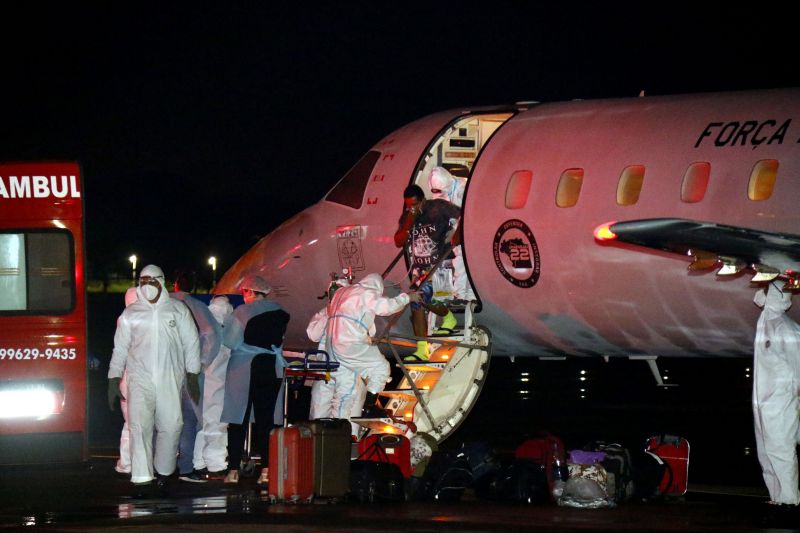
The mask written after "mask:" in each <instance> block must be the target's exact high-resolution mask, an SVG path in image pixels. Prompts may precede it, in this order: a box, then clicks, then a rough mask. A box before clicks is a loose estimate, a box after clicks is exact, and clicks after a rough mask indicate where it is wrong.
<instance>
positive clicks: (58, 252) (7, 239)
mask: <svg viewBox="0 0 800 533" xmlns="http://www.w3.org/2000/svg"><path fill="white" fill-rule="evenodd" d="M72 250H73V246H72V236H71V235H70V233H69V232H68V231H31V232H26V233H0V312H4V314H6V313H5V312H7V313H10V314H15V313H16V314H20V313H21V314H64V313H67V312H69V311H71V310H72V309H73V307H74V305H75V273H74V257H73V252H72Z"/></svg>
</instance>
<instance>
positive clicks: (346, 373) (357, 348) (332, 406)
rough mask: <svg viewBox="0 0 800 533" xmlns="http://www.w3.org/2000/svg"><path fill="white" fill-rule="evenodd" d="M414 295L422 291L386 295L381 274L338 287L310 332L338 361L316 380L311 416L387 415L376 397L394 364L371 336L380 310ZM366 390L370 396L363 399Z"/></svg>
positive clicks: (385, 312)
mask: <svg viewBox="0 0 800 533" xmlns="http://www.w3.org/2000/svg"><path fill="white" fill-rule="evenodd" d="M412 300H413V301H418V300H419V296H418V295H417V294H416V293H411V294H406V293H401V294H399V295H398V296H396V297H394V298H387V297H384V296H383V279H382V278H381V276H380V274H367V275H366V276H365V277H364V279H362V280H361V281H360V282H358V283H356V284H354V285H350V286H348V287H343V288H341V289H339V290H337V291H336V292H335V293H334V295H333V298H332V299H331V301H330V303H329V304H328V305H327V306H326V307H324V308H322V309H320V310H319V311H318V312H317V313H316V314H315V315H314V316H313V318H312V319H311V322H310V323H309V325H308V328H307V329H306V333H307V334H308V336H309V338H310V339H311V340H312V341H315V342H318V343H319V349H321V350H325V351H326V352H327V353H328V355H330V357H331V358H332V359H334V360H335V361H338V362H339V368H338V369H337V370H336V372H333V374H332V376H331V378H332V379H331V381H330V382H329V383H325V382H324V381H317V382H315V383H314V385H313V387H312V389H311V413H310V417H311V418H312V419H314V418H352V417H353V415H358V414H361V415H362V416H364V417H366V418H373V417H382V416H385V413H384V412H383V410H381V409H379V408H378V407H377V405H376V401H377V399H378V393H380V392H381V391H382V390H383V389H384V387H385V386H386V382H387V381H388V380H389V377H390V375H391V370H390V368H389V362H388V361H387V360H386V358H385V357H384V356H383V354H381V352H380V350H378V347H377V346H374V345H372V344H371V343H370V338H371V336H372V335H375V317H376V316H390V315H393V314H395V313H397V312H399V311H402V310H403V308H404V307H405V306H406V305H408V304H409V302H411V301H412ZM364 384H365V385H366V386H364ZM364 391H366V399H363V400H362V398H364V395H365V392H364ZM352 430H353V434H354V435H357V432H358V426H357V425H356V424H353V428H352Z"/></svg>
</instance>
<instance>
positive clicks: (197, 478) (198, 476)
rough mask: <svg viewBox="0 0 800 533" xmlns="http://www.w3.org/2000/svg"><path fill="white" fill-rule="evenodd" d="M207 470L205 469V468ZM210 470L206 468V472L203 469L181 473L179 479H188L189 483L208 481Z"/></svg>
mask: <svg viewBox="0 0 800 533" xmlns="http://www.w3.org/2000/svg"><path fill="white" fill-rule="evenodd" d="M203 470H205V469H203ZM207 475H208V471H207V470H206V472H205V474H204V473H203V471H202V470H192V471H191V472H189V473H188V474H181V475H180V476H178V479H180V480H181V481H186V482H188V483H208V478H207V477H206V476H207Z"/></svg>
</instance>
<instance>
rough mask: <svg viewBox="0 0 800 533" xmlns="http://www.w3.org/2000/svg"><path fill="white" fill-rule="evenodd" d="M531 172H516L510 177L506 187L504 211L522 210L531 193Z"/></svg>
mask: <svg viewBox="0 0 800 533" xmlns="http://www.w3.org/2000/svg"><path fill="white" fill-rule="evenodd" d="M532 180H533V172H531V171H530V170H517V171H515V172H514V173H513V174H512V175H511V179H510V180H508V186H507V187H506V209H522V208H523V207H525V202H527V201H528V194H529V193H530V191H531V181H532Z"/></svg>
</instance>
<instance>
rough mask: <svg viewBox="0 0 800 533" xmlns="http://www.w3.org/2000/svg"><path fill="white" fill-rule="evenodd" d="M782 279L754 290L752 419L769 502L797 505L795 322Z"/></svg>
mask: <svg viewBox="0 0 800 533" xmlns="http://www.w3.org/2000/svg"><path fill="white" fill-rule="evenodd" d="M782 289H783V283H782V282H781V283H775V282H773V283H771V284H770V285H769V286H767V289H766V292H765V291H762V290H759V291H758V292H757V293H756V295H755V298H754V302H755V304H756V305H758V306H759V307H763V311H762V312H761V316H760V317H759V318H758V325H757V327H756V338H755V345H754V366H755V373H754V376H753V418H754V421H755V434H756V446H757V450H758V461H759V463H760V464H761V469H762V472H763V476H764V482H765V483H766V485H767V489H768V490H769V495H770V499H771V501H772V503H776V504H784V505H786V504H788V505H792V506H797V505H798V504H800V491H799V490H798V464H797V450H796V446H797V444H798V443H800V325H798V324H797V323H796V322H794V321H793V320H792V319H790V318H789V317H788V316H786V311H787V310H788V309H789V307H791V305H792V300H791V294H789V293H788V292H782Z"/></svg>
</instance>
